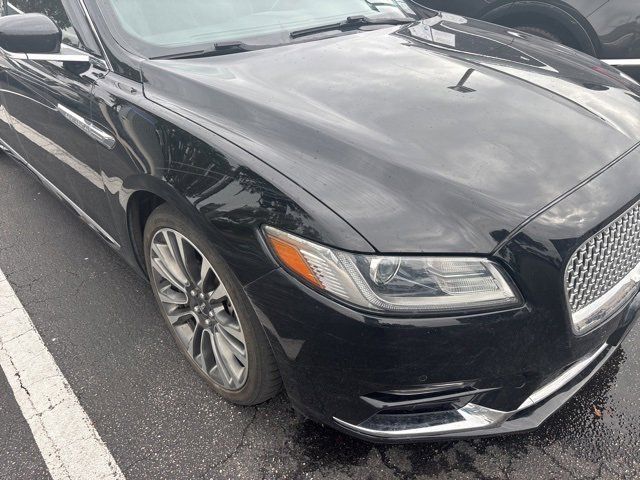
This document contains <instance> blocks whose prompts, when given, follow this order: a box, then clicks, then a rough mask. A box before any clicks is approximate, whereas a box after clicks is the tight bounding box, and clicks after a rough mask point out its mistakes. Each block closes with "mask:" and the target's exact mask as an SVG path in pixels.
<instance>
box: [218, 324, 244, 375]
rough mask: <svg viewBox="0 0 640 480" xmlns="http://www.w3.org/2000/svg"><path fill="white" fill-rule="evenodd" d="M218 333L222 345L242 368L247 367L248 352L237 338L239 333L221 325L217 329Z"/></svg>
mask: <svg viewBox="0 0 640 480" xmlns="http://www.w3.org/2000/svg"><path fill="white" fill-rule="evenodd" d="M216 333H218V334H219V335H220V337H219V341H220V343H221V345H223V346H224V347H225V348H226V349H228V350H229V352H231V354H232V355H233V356H234V357H235V358H236V360H237V361H238V362H239V363H240V364H241V365H242V366H245V365H246V364H247V351H246V349H245V346H244V344H243V343H242V342H241V341H239V340H238V337H237V336H236V335H237V333H239V331H237V330H235V329H234V328H231V327H225V326H223V325H222V324H220V323H219V324H218V325H217V328H216Z"/></svg>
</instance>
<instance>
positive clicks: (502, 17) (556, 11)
mask: <svg viewBox="0 0 640 480" xmlns="http://www.w3.org/2000/svg"><path fill="white" fill-rule="evenodd" d="M482 20H485V21H488V22H492V23H498V24H500V25H505V26H509V27H516V26H520V25H522V23H523V22H525V23H526V24H527V25H531V26H536V25H539V23H537V22H549V23H551V24H553V25H555V26H557V27H559V28H561V29H562V30H563V33H565V34H566V35H569V36H571V38H572V39H573V40H574V42H575V45H571V46H573V47H574V48H577V49H579V50H582V51H583V52H585V53H588V54H590V55H593V56H599V55H600V53H601V51H602V45H601V43H600V40H599V39H598V35H597V34H596V32H595V30H594V29H593V27H592V26H591V24H590V23H589V21H588V20H587V18H586V17H584V15H582V14H581V13H580V12H579V11H578V10H576V9H575V8H573V7H571V6H570V5H568V4H566V3H565V2H562V1H559V0H516V1H515V2H514V3H512V4H509V5H502V6H499V7H497V8H495V9H493V10H491V11H489V12H487V13H486V14H485V15H483V17H482Z"/></svg>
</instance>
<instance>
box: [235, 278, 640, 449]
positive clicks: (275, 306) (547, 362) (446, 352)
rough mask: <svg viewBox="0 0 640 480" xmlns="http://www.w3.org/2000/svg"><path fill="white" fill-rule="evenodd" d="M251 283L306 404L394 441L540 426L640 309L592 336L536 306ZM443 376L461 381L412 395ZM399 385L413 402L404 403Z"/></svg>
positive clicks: (286, 374) (350, 429) (355, 429)
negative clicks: (325, 292) (458, 308)
mask: <svg viewBox="0 0 640 480" xmlns="http://www.w3.org/2000/svg"><path fill="white" fill-rule="evenodd" d="M247 293H248V295H249V297H250V298H251V300H252V302H253V304H254V306H255V307H256V311H257V312H258V315H259V317H260V319H261V321H262V323H263V325H264V326H265V328H266V331H267V333H268V336H269V338H270V341H271V344H272V347H273V350H274V352H275V354H276V358H277V360H278V363H279V366H280V370H281V372H282V376H283V381H284V384H285V387H286V390H287V393H288V395H289V397H290V399H291V402H292V404H293V406H294V407H295V408H296V410H298V411H300V412H301V413H302V414H304V415H305V416H307V417H309V418H311V419H313V420H316V421H319V422H321V423H324V424H327V425H330V426H332V427H334V428H336V429H338V430H341V431H343V432H345V433H348V434H350V435H353V436H356V437H359V438H362V439H365V440H368V441H373V442H386V443H404V442H416V441H433V440H450V439H458V438H471V437H481V436H493V435H501V434H508V433H515V432H525V431H529V430H532V429H535V428H536V427H538V426H539V425H540V424H541V423H542V422H544V421H545V420H546V419H547V418H548V417H549V416H550V415H551V414H553V413H554V412H555V411H556V410H558V409H559V408H560V407H561V406H562V405H563V404H564V403H565V402H567V401H568V400H569V399H570V398H571V397H572V396H573V395H574V394H575V393H576V392H577V391H578V390H580V388H582V387H583V386H584V385H585V384H586V383H587V382H588V381H589V379H590V378H591V377H592V376H593V375H595V373H596V372H597V371H598V370H599V369H600V367H601V366H602V365H604V363H605V362H606V361H607V360H608V359H609V358H610V356H611V355H613V353H614V352H615V350H616V349H617V347H618V346H619V345H620V343H621V342H622V340H623V339H624V338H625V336H626V335H627V333H628V332H629V330H630V329H631V327H632V325H633V324H634V322H635V321H636V319H637V317H638V316H640V296H637V297H635V298H634V299H633V300H632V301H631V302H630V303H629V304H627V305H626V306H625V307H624V309H622V310H621V311H619V312H618V313H617V314H616V315H614V317H612V318H611V319H610V320H609V321H608V322H606V323H605V324H603V325H601V326H600V327H598V328H597V329H596V330H594V331H593V332H591V333H590V334H589V335H585V336H583V337H576V336H574V335H573V334H569V333H568V332H565V333H564V334H562V335H561V334H560V332H561V329H556V330H555V332H554V330H550V329H549V328H548V326H549V324H553V325H559V324H563V323H564V322H558V321H557V319H547V321H544V320H543V317H544V314H543V315H542V316H541V317H537V316H536V315H535V314H534V313H533V312H532V311H531V310H530V309H529V308H528V307H526V306H525V307H523V308H520V309H516V310H512V311H508V312H501V313H493V314H483V315H480V316H473V317H458V318H429V319H410V318H406V319H398V318H379V317H372V316H369V315H366V314H362V313H359V312H355V311H353V310H351V309H349V308H346V307H344V306H342V305H339V304H336V303H334V302H332V301H331V300H328V299H327V298H325V297H323V296H321V295H319V294H317V293H316V292H314V291H312V290H310V289H308V288H307V287H305V286H303V285H301V284H299V283H298V282H296V281H295V280H294V279H292V278H291V277H290V276H289V275H288V274H287V273H285V272H283V271H282V270H276V271H274V272H272V273H271V274H269V275H267V276H266V277H264V278H263V279H261V280H259V281H257V282H254V283H253V284H251V285H249V286H248V287H247ZM566 327H567V329H569V330H570V327H569V326H568V325H566ZM545 334H549V335H550V337H555V338H549V337H547V338H545ZM443 385H444V386H446V385H452V388H449V389H447V388H444V387H443V388H442V389H441V390H437V391H436V393H428V394H427V395H424V396H423V397H421V396H420V395H417V396H415V395H414V396H411V392H413V391H416V392H418V391H420V392H422V391H425V387H433V386H443ZM461 385H464V388H461ZM428 390H429V389H428V388H427V391H428ZM386 392H399V393H392V395H390V396H389V395H386ZM381 393H382V394H383V395H382V396H380V394H381ZM407 394H409V395H410V396H409V397H407V396H406V395H407ZM385 395H386V396H385ZM394 395H400V399H401V400H403V401H402V402H395V403H394V401H395V400H397V398H396V397H394ZM390 398H391V399H390ZM407 398H409V399H410V400H411V401H409V402H407V401H406V399H407Z"/></svg>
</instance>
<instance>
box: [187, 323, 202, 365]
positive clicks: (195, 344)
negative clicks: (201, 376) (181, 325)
mask: <svg viewBox="0 0 640 480" xmlns="http://www.w3.org/2000/svg"><path fill="white" fill-rule="evenodd" d="M201 339H202V328H200V327H199V326H197V325H196V328H195V329H194V330H193V335H192V336H191V338H190V339H189V343H188V345H187V352H188V353H189V355H191V358H193V359H194V360H196V361H197V358H198V356H199V355H200V345H201V343H202V340H201Z"/></svg>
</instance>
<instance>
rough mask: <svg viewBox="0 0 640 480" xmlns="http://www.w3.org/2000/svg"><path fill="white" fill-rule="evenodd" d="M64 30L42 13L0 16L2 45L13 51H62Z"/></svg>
mask: <svg viewBox="0 0 640 480" xmlns="http://www.w3.org/2000/svg"><path fill="white" fill-rule="evenodd" d="M61 43H62V32H61V31H60V29H59V28H58V26H57V25H56V24H55V23H53V20H51V19H50V18H49V17H46V16H45V15H42V14H40V13H25V14H23V15H8V16H6V17H2V18H0V47H1V48H2V49H4V50H6V51H7V52H11V53H49V54H56V53H60V44H61Z"/></svg>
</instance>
